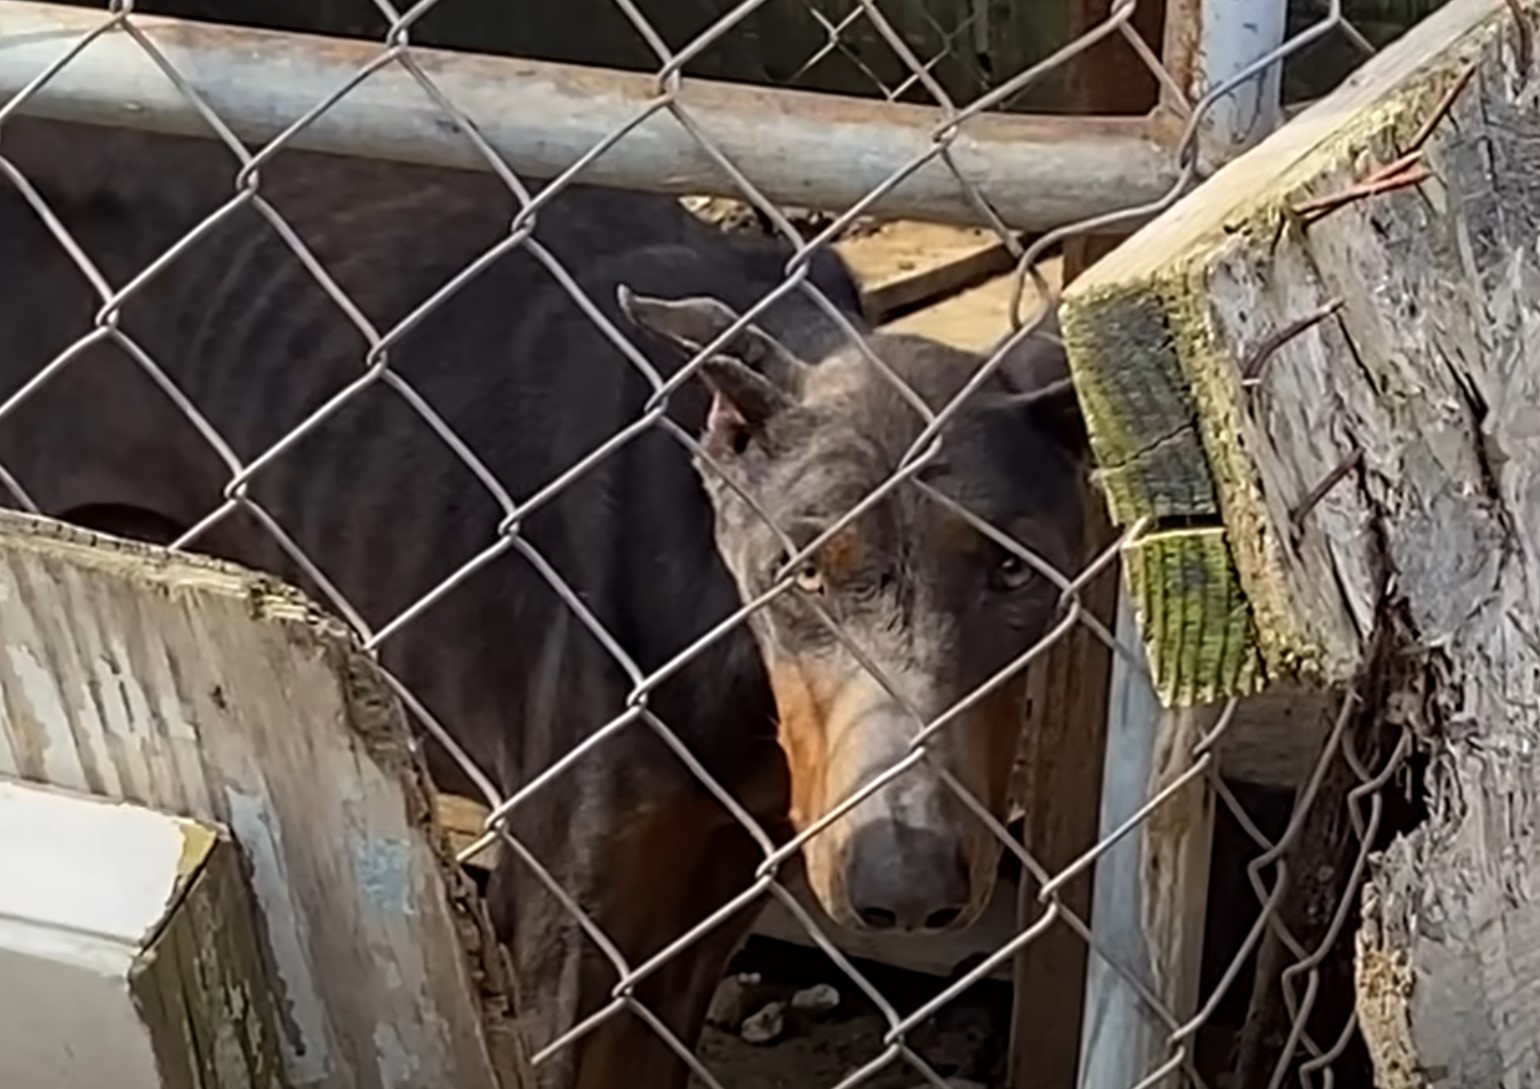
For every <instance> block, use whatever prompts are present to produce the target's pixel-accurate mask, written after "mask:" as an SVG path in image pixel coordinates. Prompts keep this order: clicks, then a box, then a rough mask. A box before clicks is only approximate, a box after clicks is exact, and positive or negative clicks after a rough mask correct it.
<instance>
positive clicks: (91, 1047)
mask: <svg viewBox="0 0 1540 1089" xmlns="http://www.w3.org/2000/svg"><path fill="white" fill-rule="evenodd" d="M185 842H186V824H185V822H183V821H180V820H177V819H176V818H174V817H170V816H167V815H164V814H161V813H156V812H154V811H152V810H147V809H142V808H139V807H138V806H132V805H124V804H119V803H113V802H108V801H103V800H100V799H96V798H87V797H79V796H75V795H69V794H63V793H60V792H56V791H52V790H46V789H43V788H40V787H34V786H30V785H27V784H22V783H16V782H8V781H0V981H3V985H0V1085H4V1086H7V1087H15V1089H75V1087H77V1086H78V1087H79V1089H98V1087H101V1086H111V1087H112V1089H141V1087H143V1089H159V1086H160V1079H159V1077H158V1075H157V1073H156V1067H155V1058H154V1054H153V1052H152V1050H151V1046H150V1036H149V1031H148V1029H147V1028H146V1027H145V1025H144V1024H143V1022H142V1021H141V1020H140V1018H139V1015H138V1013H137V1011H136V1010H135V1008H134V1003H133V1001H132V999H131V997H130V994H129V972H130V970H131V969H132V967H133V964H134V961H135V958H136V957H137V956H138V955H139V952H140V949H141V946H142V944H143V943H144V941H145V940H146V939H147V938H148V937H149V936H150V935H152V934H153V933H154V932H155V930H156V929H157V928H158V926H159V925H160V923H161V921H162V919H163V918H164V917H165V915H166V911H167V908H168V906H169V905H170V904H171V903H172V902H173V899H174V897H175V895H176V892H177V880H178V874H179V872H180V870H181V866H182V855H183V850H184V844H185Z"/></svg>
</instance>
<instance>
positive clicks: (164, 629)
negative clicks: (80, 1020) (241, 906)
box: [0, 513, 529, 1089]
mask: <svg viewBox="0 0 1540 1089" xmlns="http://www.w3.org/2000/svg"><path fill="white" fill-rule="evenodd" d="M0 632H3V633H4V643H5V646H4V653H3V654H0V691H3V692H4V699H3V701H0V778H4V777H11V778H14V779H22V780H27V781H31V782H35V783H44V784H51V785H52V786H54V787H60V788H65V789H68V790H74V791H79V792H85V793H89V794H93V795H96V796H98V797H101V798H106V799H112V800H118V801H130V802H135V803H138V804H140V805H144V806H149V807H152V808H154V809H159V810H163V811H166V812H168V813H173V814H176V815H179V816H182V817H187V818H191V819H192V820H196V821H203V822H211V823H213V824H216V825H218V826H220V827H223V828H228V829H229V830H230V834H231V836H232V837H233V839H234V840H235V842H236V843H237V844H238V845H239V848H240V851H241V853H242V855H243V856H244V863H245V865H247V866H248V867H249V873H250V883H251V887H252V890H253V892H254V895H255V901H256V906H257V909H258V912H259V915H260V921H259V924H258V930H259V932H260V940H259V942H258V946H259V948H260V951H261V957H262V960H263V963H264V966H265V969H266V973H267V976H268V985H269V986H270V987H271V988H272V991H273V994H274V996H275V1002H276V1006H277V1009H278V1011H279V1015H278V1017H277V1027H276V1036H277V1043H278V1053H279V1054H280V1055H281V1057H282V1060H283V1065H284V1073H285V1078H284V1081H285V1082H286V1083H287V1084H288V1085H291V1086H293V1087H295V1089H302V1087H327V1089H353V1087H359V1089H362V1087H365V1086H393V1087H398V1089H408V1087H412V1089H430V1087H438V1086H446V1085H454V1086H461V1087H465V1089H494V1087H496V1086H498V1085H499V1084H501V1085H503V1086H505V1087H513V1086H521V1085H527V1084H529V1081H528V1080H527V1075H526V1074H525V1072H524V1067H523V1064H522V1062H520V1061H518V1053H517V1049H516V1048H515V1047H514V1046H513V1044H512V1042H511V1040H512V1037H511V1035H510V1033H509V1029H508V1024H507V1021H506V1019H505V1015H511V1014H512V1013H513V1012H514V1011H511V1010H510V1009H509V1008H508V1005H509V1002H508V999H507V998H506V993H507V992H506V990H505V989H504V985H503V981H502V968H501V962H500V960H498V959H497V954H496V953H495V946H494V945H492V944H491V943H490V942H488V941H487V939H486V928H485V921H484V916H483V915H482V914H481V913H480V911H479V906H478V905H477V904H476V902H475V898H474V890H472V889H471V888H470V887H469V885H468V882H467V879H466V878H465V877H464V875H463V874H462V873H461V872H460V871H459V870H458V869H456V868H455V867H454V866H453V864H452V861H450V859H449V855H448V851H447V846H446V845H445V844H444V843H443V842H442V833H441V832H440V831H439V830H438V826H437V825H436V823H435V822H434V820H433V816H432V808H431V807H432V795H431V790H430V788H429V787H428V785H427V782H426V777H425V775H424V774H423V772H422V771H421V769H420V767H419V764H418V761H417V759H416V757H415V756H414V754H413V752H412V750H411V746H410V739H409V735H408V733H407V727H406V723H405V720H404V718H403V716H402V713H401V710H400V707H399V704H398V703H397V701H396V700H395V698H394V696H393V695H392V694H391V693H390V692H389V690H388V689H387V688H386V687H385V685H384V682H383V680H382V678H380V676H379V675H378V673H377V672H376V671H375V670H374V668H373V665H372V663H371V662H370V661H369V660H368V659H367V658H366V657H365V656H364V655H363V653H362V652H361V651H360V650H359V649H358V647H357V644H356V642H355V641H354V640H353V639H352V638H351V637H350V636H349V634H348V632H347V631H346V629H345V628H343V626H342V625H341V624H340V623H339V622H337V621H334V620H331V619H329V618H327V617H325V616H323V615H321V614H320V613H319V612H317V611H316V610H315V609H314V608H313V607H312V606H311V605H310V604H309V603H308V601H307V600H306V599H305V598H304V597H302V596H301V595H300V594H298V593H297V592H295V591H293V590H291V589H289V588H287V587H285V586H284V585H282V584H281V583H278V582H277V581H275V580H273V579H270V578H266V577H264V576H260V575H256V574H253V573H250V572H248V571H245V570H243V569H241V568H238V567H235V566H233V565H229V564H223V563H218V562H216V561H213V560H206V559H202V558H199V557H196V556H178V555H173V554H171V553H168V552H165V551H163V550H160V549H154V548H150V547H148V546H143V545H137V544H130V543H128V542H123V541H117V540H114V539H111V538H105V537H100V536H96V535H93V534H88V533H84V532H81V531H78V530H73V529H70V528H68V527H66V526H63V525H61V524H59V523H55V522H51V521H47V520H44V519H34V518H26V517H22V516H18V515H14V514H9V513H4V514H0ZM60 864H61V865H67V864H68V863H67V862H65V861H62V860H61V863H60ZM228 936H229V935H226V937H228ZM205 940H209V941H213V940H215V939H214V936H213V935H207V936H206V937H205ZM187 1024H188V1025H189V1026H191V1028H196V1027H197V1026H196V1025H194V1024H193V1023H192V1022H188V1023H187ZM76 1029H77V1031H80V1032H90V1031H93V1027H92V1026H88V1025H84V1024H81V1025H77V1026H76ZM222 1039H223V1037H220V1038H214V1037H210V1038H209V1039H207V1040H205V1041H203V1045H204V1046H206V1047H215V1046H223V1044H222V1043H221V1040H222ZM499 1075H501V1077H502V1079H503V1080H502V1081H501V1083H500V1082H499ZM0 1080H3V1079H0ZM168 1084H171V1083H168ZM176 1084H180V1082H177V1083H176Z"/></svg>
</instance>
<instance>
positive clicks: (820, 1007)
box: [791, 983, 840, 1021]
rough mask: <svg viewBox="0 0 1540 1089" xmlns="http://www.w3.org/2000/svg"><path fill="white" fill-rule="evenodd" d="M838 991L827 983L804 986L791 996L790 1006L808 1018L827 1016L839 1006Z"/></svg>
mask: <svg viewBox="0 0 1540 1089" xmlns="http://www.w3.org/2000/svg"><path fill="white" fill-rule="evenodd" d="M839 1004H840V993H839V991H837V990H835V989H834V988H833V987H831V986H830V985H829V984H827V983H817V984H814V985H813V986H811V987H804V988H803V989H802V990H800V991H798V992H797V993H796V994H794V995H792V996H791V1008H792V1009H794V1010H796V1011H797V1012H798V1013H800V1014H802V1015H803V1016H804V1017H807V1018H808V1019H810V1020H813V1021H817V1020H820V1019H821V1018H824V1017H827V1016H828V1015H829V1014H831V1013H833V1012H834V1011H835V1010H837V1009H838V1008H839Z"/></svg>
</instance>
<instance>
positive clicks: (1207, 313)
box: [1064, 0, 1540, 1089]
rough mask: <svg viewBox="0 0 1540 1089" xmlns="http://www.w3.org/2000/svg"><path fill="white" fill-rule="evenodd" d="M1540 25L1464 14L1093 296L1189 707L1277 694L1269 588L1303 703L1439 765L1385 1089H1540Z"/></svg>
mask: <svg viewBox="0 0 1540 1089" xmlns="http://www.w3.org/2000/svg"><path fill="white" fill-rule="evenodd" d="M1537 11H1540V0H1452V2H1451V3H1449V4H1447V5H1446V6H1445V7H1443V8H1442V9H1440V10H1439V11H1437V12H1436V13H1434V14H1433V15H1432V16H1430V17H1429V18H1428V19H1427V20H1426V21H1425V22H1423V23H1422V24H1420V25H1419V26H1417V27H1416V28H1414V29H1413V30H1412V31H1411V32H1409V33H1408V34H1407V35H1406V36H1405V37H1404V38H1402V39H1401V40H1399V41H1398V42H1397V43H1396V44H1394V45H1393V46H1392V47H1390V48H1389V49H1387V50H1386V51H1385V52H1384V53H1382V54H1381V55H1379V56H1378V57H1377V58H1376V59H1375V60H1373V61H1372V62H1370V63H1369V64H1368V65H1366V66H1365V67H1364V68H1363V69H1362V70H1361V71H1360V73H1359V74H1358V75H1357V76H1355V77H1354V79H1353V80H1352V81H1351V83H1350V84H1349V85H1347V86H1345V87H1343V88H1342V89H1340V90H1339V91H1337V92H1335V93H1334V94H1333V95H1332V96H1331V97H1330V98H1328V99H1326V100H1323V101H1322V102H1321V103H1320V104H1318V105H1316V106H1315V107H1313V108H1311V109H1310V110H1308V111H1306V112H1305V113H1303V114H1301V115H1300V116H1299V117H1298V118H1297V119H1295V120H1294V121H1292V122H1291V123H1290V124H1288V125H1287V126H1285V127H1284V128H1283V129H1281V130H1279V132H1277V133H1276V134H1275V135H1274V136H1273V137H1272V138H1271V139H1269V140H1268V141H1267V142H1265V143H1264V144H1262V145H1261V146H1260V147H1258V148H1257V149H1256V150H1255V151H1253V152H1250V153H1248V154H1247V155H1246V156H1244V157H1243V158H1240V159H1238V160H1236V161H1235V162H1234V163H1232V164H1231V165H1230V166H1228V167H1226V168H1225V169H1224V170H1223V171H1221V172H1220V173H1219V174H1217V175H1216V176H1215V177H1214V178H1213V179H1212V180H1211V181H1209V182H1208V183H1207V184H1206V185H1205V186H1203V187H1202V188H1201V189H1200V190H1198V191H1197V192H1195V193H1193V194H1192V195H1190V196H1189V197H1188V198H1187V199H1185V200H1184V201H1183V202H1182V203H1181V205H1179V206H1178V207H1176V208H1174V209H1172V210H1171V211H1170V212H1169V213H1167V214H1166V215H1165V216H1163V217H1161V218H1160V219H1159V220H1157V221H1155V222H1153V223H1152V224H1151V225H1150V226H1149V227H1148V228H1147V229H1146V230H1144V231H1143V232H1142V233H1141V234H1140V235H1139V236H1137V237H1136V238H1135V239H1133V240H1131V241H1130V243H1128V244H1127V245H1126V246H1124V247H1123V248H1121V249H1119V250H1118V251H1117V252H1116V253H1114V254H1112V255H1111V256H1110V257H1108V258H1107V259H1106V260H1105V261H1103V262H1102V263H1101V264H1099V265H1098V266H1097V267H1096V268H1095V269H1093V270H1092V271H1091V272H1090V273H1089V274H1087V276H1085V277H1084V278H1083V279H1082V280H1081V281H1079V282H1077V283H1076V284H1075V285H1074V286H1073V287H1072V288H1071V289H1070V290H1069V291H1068V292H1067V293H1066V301H1065V311H1066V313H1065V320H1064V325H1065V329H1066V334H1067V338H1068V340H1069V342H1070V346H1071V355H1072V365H1073V367H1074V368H1075V371H1076V377H1077V379H1078V381H1079V382H1080V384H1081V387H1082V391H1083V401H1084V406H1085V408H1086V410H1087V413H1088V415H1089V417H1090V424H1091V428H1092V432H1093V440H1094V442H1095V444H1096V453H1097V455H1098V457H1099V458H1100V460H1101V463H1102V465H1103V466H1104V467H1105V469H1106V475H1107V485H1108V494H1109V496H1110V498H1111V500H1112V507H1113V512H1114V517H1115V518H1116V519H1117V521H1118V522H1120V523H1121V524H1125V525H1126V524H1129V523H1131V522H1133V521H1134V520H1135V519H1141V518H1147V519H1149V520H1150V521H1151V523H1152V524H1153V525H1154V526H1155V527H1156V529H1157V532H1156V534H1155V535H1154V536H1153V537H1151V538H1147V539H1146V540H1145V541H1144V542H1143V543H1141V544H1140V545H1138V547H1139V548H1140V549H1141V550H1144V549H1146V548H1149V547H1152V546H1154V547H1159V548H1161V549H1164V550H1166V551H1165V552H1164V553H1163V554H1162V556H1161V558H1160V560H1159V562H1158V563H1156V562H1154V561H1152V560H1148V559H1146V558H1145V557H1143V556H1140V557H1138V560H1137V562H1134V563H1131V564H1130V565H1129V566H1130V568H1131V569H1132V571H1133V574H1134V579H1133V581H1134V582H1135V584H1136V585H1137V586H1138V588H1139V593H1138V599H1137V600H1138V605H1139V609H1140V619H1141V626H1142V634H1143V638H1144V639H1145V640H1146V641H1147V642H1148V643H1149V644H1151V645H1152V646H1153V648H1154V649H1153V654H1152V657H1153V658H1154V659H1155V660H1157V661H1159V660H1162V659H1163V658H1165V659H1171V660H1181V661H1183V662H1185V663H1189V664H1190V669H1191V673H1190V674H1189V675H1188V677H1187V679H1186V680H1185V681H1180V682H1177V683H1173V681H1172V680H1171V677H1170V676H1165V677H1164V692H1163V695H1164V696H1165V697H1166V698H1172V699H1185V698H1190V697H1194V696H1198V695H1202V694H1204V693H1212V694H1223V693H1226V692H1233V691H1237V690H1239V689H1242V688H1243V687H1244V686H1243V685H1241V684H1240V683H1238V681H1237V679H1236V675H1235V674H1234V673H1233V672H1229V671H1228V669H1229V667H1228V666H1227V665H1226V664H1225V663H1227V662H1230V663H1233V662H1234V661H1236V660H1237V659H1236V658H1234V657H1233V656H1231V655H1227V654H1225V653H1221V652H1219V651H1217V650H1215V649H1214V648H1215V647H1216V646H1218V645H1228V643H1227V641H1228V640H1229V639H1230V638H1231V637H1232V633H1233V631H1234V630H1235V626H1236V613H1235V611H1234V610H1233V609H1232V608H1231V603H1233V602H1234V601H1235V600H1236V597H1235V595H1236V593H1237V588H1238V592H1239V594H1240V597H1241V601H1242V603H1243V608H1244V611H1245V612H1246V613H1247V614H1249V621H1248V626H1249V636H1248V642H1247V646H1248V647H1249V651H1248V653H1250V654H1251V655H1252V656H1253V661H1254V662H1255V663H1256V667H1255V668H1256V669H1257V673H1256V676H1257V677H1258V679H1259V680H1260V681H1262V682H1264V683H1265V684H1266V685H1267V686H1268V688H1269V690H1270V693H1271V692H1276V691H1278V690H1280V688H1281V687H1283V685H1284V684H1285V683H1302V684H1305V685H1314V686H1315V687H1316V688H1317V689H1318V690H1319V689H1320V688H1322V687H1325V686H1343V687H1351V688H1353V689H1354V690H1355V691H1356V692H1357V693H1358V695H1359V697H1360V699H1361V700H1362V701H1363V705H1362V715H1361V721H1362V722H1363V723H1364V724H1365V728H1374V729H1379V730H1384V731H1389V732H1390V735H1391V737H1402V736H1409V737H1411V738H1414V739H1416V741H1417V742H1418V744H1419V745H1420V747H1421V749H1422V753H1423V756H1424V759H1425V763H1423V764H1422V766H1423V767H1425V768H1426V770H1425V771H1424V772H1423V773H1422V776H1421V786H1422V788H1423V793H1424V796H1425V798H1426V801H1427V815H1426V816H1425V817H1424V818H1422V819H1421V823H1420V824H1417V825H1416V826H1415V827H1411V828H1409V829H1407V830H1405V831H1404V832H1403V834H1401V835H1399V836H1397V837H1395V838H1394V839H1393V840H1392V841H1391V842H1390V844H1389V845H1388V847H1386V848H1385V849H1384V850H1383V852H1381V853H1379V854H1376V855H1374V856H1371V863H1370V867H1369V874H1368V884H1367V887H1366V889H1365V890H1364V892H1363V894H1362V903H1361V907H1362V919H1363V921H1362V926H1361V928H1360V929H1359V931H1358V933H1357V937H1356V941H1357V963H1356V973H1357V1010H1358V1023H1359V1025H1360V1027H1361V1029H1362V1032H1363V1037H1364V1040H1365V1042H1366V1043H1367V1045H1368V1049H1369V1052H1370V1054H1371V1056H1372V1059H1373V1061H1374V1065H1375V1071H1376V1084H1377V1085H1379V1086H1381V1087H1382V1089H1413V1087H1417V1089H1422V1087H1430V1089H1489V1087H1491V1086H1502V1085H1514V1086H1518V1085H1536V1084H1540V1050H1537V1048H1536V1046H1535V1041H1536V1040H1537V1039H1540V1000H1537V998H1536V995H1537V994H1540V894H1537V893H1536V891H1535V890H1536V888H1537V887H1540V886H1537V881H1536V874H1537V872H1540V822H1537V821H1536V820H1535V819H1534V814H1535V813H1536V812H1540V744H1537V743H1536V740H1537V738H1540V589H1537V588H1540V245H1537V239H1540V69H1537V64H1536V59H1537V48H1540V44H1537V43H1540V19H1537ZM1248 377H1251V378H1254V379H1255V381H1253V382H1248V381H1246V379H1247V378H1248ZM1216 540H1218V541H1222V542H1223V544H1224V546H1225V547H1224V549H1223V554H1224V559H1223V560H1222V559H1221V557H1220V556H1219V555H1218V553H1219V550H1217V549H1215V550H1214V551H1213V552H1212V553H1210V555H1209V557H1208V558H1207V559H1206V560H1204V561H1202V562H1198V561H1194V562H1192V563H1191V565H1190V566H1188V565H1184V564H1183V563H1182V561H1183V560H1184V559H1186V558H1187V557H1188V556H1190V555H1192V554H1194V553H1196V552H1198V551H1200V550H1202V549H1203V548H1205V547H1209V548H1212V546H1213V543H1214V542H1215V541H1216ZM1168 556H1173V557H1175V559H1167V557H1168ZM1173 564H1175V569H1176V570H1177V571H1178V572H1180V574H1178V575H1173V574H1171V572H1172V570H1173V566H1172V565H1173ZM1152 569H1153V570H1155V571H1158V572H1160V573H1161V574H1160V575H1159V577H1154V578H1151V577H1141V576H1142V574H1143V573H1147V572H1149V571H1151V570H1152ZM1173 588H1174V589H1173ZM1193 646H1197V647H1199V648H1201V652H1200V653H1188V652H1186V651H1185V650H1184V651H1183V653H1178V652H1177V651H1176V650H1174V649H1173V648H1174V647H1181V648H1190V647H1193ZM1184 668H1185V667H1184ZM1177 672H1178V673H1180V670H1178V671H1177ZM1380 740H1382V741H1383V740H1385V739H1383V738H1382V739H1380ZM1359 752H1360V754H1363V752H1364V749H1363V748H1360V749H1359ZM1387 789H1398V788H1395V787H1388V788H1387Z"/></svg>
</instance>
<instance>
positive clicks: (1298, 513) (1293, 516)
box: [1289, 450, 1364, 530]
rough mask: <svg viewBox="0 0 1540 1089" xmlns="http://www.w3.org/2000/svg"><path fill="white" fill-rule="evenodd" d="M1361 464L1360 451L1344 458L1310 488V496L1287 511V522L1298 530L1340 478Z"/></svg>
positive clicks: (1362, 456) (1361, 454)
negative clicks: (1291, 523)
mask: <svg viewBox="0 0 1540 1089" xmlns="http://www.w3.org/2000/svg"><path fill="white" fill-rule="evenodd" d="M1363 462H1364V452H1363V451H1362V450H1355V451H1353V453H1351V454H1349V455H1348V456H1347V457H1346V458H1344V459H1343V460H1342V463H1341V464H1340V465H1338V466H1337V467H1336V468H1335V469H1333V470H1332V471H1331V472H1329V473H1327V474H1326V478H1325V479H1324V480H1322V481H1321V482H1320V483H1319V484H1317V485H1316V486H1315V487H1313V488H1311V489H1310V494H1309V495H1307V496H1305V498H1304V499H1302V500H1300V501H1299V505H1298V506H1296V507H1295V508H1294V509H1293V510H1291V511H1289V521H1291V522H1293V523H1294V528H1295V529H1296V530H1297V529H1299V528H1300V523H1302V522H1303V521H1304V520H1305V517H1306V516H1307V515H1308V514H1309V513H1310V512H1311V511H1313V510H1315V508H1316V507H1317V506H1318V505H1319V504H1320V502H1321V500H1323V499H1325V498H1326V496H1327V494H1328V493H1329V492H1330V491H1331V490H1332V489H1333V488H1335V487H1336V486H1337V485H1338V484H1340V483H1341V482H1342V478H1343V477H1345V476H1347V475H1348V474H1349V473H1351V472H1352V471H1353V470H1354V469H1356V468H1358V467H1359V466H1360V465H1362V464H1363Z"/></svg>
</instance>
